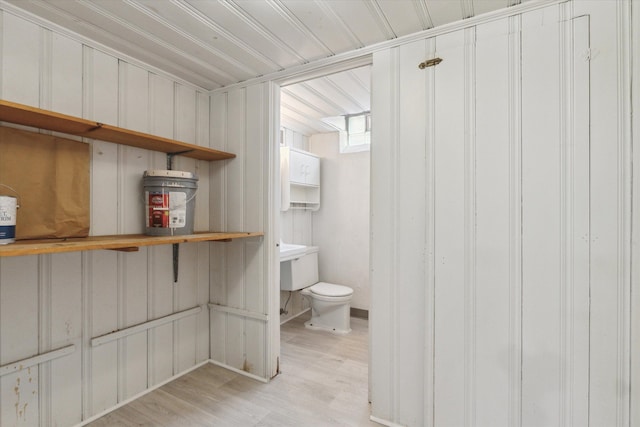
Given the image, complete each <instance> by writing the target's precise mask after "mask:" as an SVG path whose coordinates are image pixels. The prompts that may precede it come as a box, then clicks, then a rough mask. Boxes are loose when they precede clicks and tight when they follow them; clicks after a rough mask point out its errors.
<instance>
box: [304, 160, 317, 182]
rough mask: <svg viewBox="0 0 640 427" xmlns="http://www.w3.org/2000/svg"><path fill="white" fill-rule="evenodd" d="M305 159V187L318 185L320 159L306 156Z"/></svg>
mask: <svg viewBox="0 0 640 427" xmlns="http://www.w3.org/2000/svg"><path fill="white" fill-rule="evenodd" d="M305 157H306V159H305V160H306V183H307V185H320V159H319V158H317V157H314V156H308V155H305Z"/></svg>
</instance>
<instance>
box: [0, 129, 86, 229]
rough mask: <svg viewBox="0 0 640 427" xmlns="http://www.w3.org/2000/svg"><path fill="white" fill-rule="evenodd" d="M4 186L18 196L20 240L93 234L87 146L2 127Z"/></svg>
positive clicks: (0, 150) (0, 146)
mask: <svg viewBox="0 0 640 427" xmlns="http://www.w3.org/2000/svg"><path fill="white" fill-rule="evenodd" d="M0 183H2V184H5V185H8V186H10V187H12V188H14V189H15V190H16V192H17V193H18V195H19V198H18V204H19V205H20V207H19V209H18V215H17V221H16V239H19V240H20V239H39V238H60V237H86V236H87V235H88V234H89V221H90V217H89V203H90V202H89V191H90V189H89V145H88V144H85V143H83V142H79V141H72V140H70V139H64V138H59V137H54V136H50V135H43V134H39V133H34V132H28V131H22V130H17V129H13V128H8V127H4V126H0ZM3 188H4V187H0V192H1V193H5V194H6V195H11V196H14V194H11V193H10V192H8V191H4V190H6V189H4V190H3Z"/></svg>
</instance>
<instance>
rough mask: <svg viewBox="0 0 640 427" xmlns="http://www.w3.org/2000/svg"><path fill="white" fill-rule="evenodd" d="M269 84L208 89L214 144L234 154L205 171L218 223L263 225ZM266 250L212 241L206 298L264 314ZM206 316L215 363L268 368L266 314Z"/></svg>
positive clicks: (261, 371)
mask: <svg viewBox="0 0 640 427" xmlns="http://www.w3.org/2000/svg"><path fill="white" fill-rule="evenodd" d="M268 89H269V85H266V84H265V85H256V86H252V87H247V88H239V89H234V90H233V91H231V92H229V93H224V94H214V95H213V98H212V110H213V115H212V123H211V133H212V138H213V141H214V142H213V144H214V145H216V146H225V147H226V149H227V150H229V151H232V152H234V153H236V155H237V158H236V159H234V160H233V161H232V162H229V163H226V164H225V166H224V168H223V169H219V170H218V171H213V172H212V176H213V179H212V181H211V182H212V185H211V195H212V199H213V198H215V197H221V196H222V195H224V197H223V199H224V202H223V205H222V207H221V209H220V208H215V214H214V215H213V216H212V222H213V223H220V224H222V225H223V227H224V228H225V229H229V230H230V229H234V230H245V229H249V228H252V227H258V228H261V229H263V228H264V224H265V210H264V209H265V206H266V203H267V199H266V194H265V189H266V188H267V182H268V179H267V177H266V176H265V175H268V174H267V169H266V160H267V159H266V157H265V150H266V149H267V147H266V143H267V141H271V137H270V136H269V135H270V134H269V129H271V121H270V120H268V119H267V117H270V116H268V115H266V114H265V111H268V110H267V109H266V105H267V103H268V102H269V101H270V99H271V96H272V95H271V92H270V91H269V90H268ZM217 109H220V110H219V111H218V110H217ZM274 173H275V171H274ZM216 215H218V216H217V217H216ZM265 256H266V255H265V249H264V244H263V242H262V241H260V240H257V241H251V242H241V241H233V242H229V243H225V244H212V249H211V257H212V258H211V263H212V264H211V276H210V283H211V285H210V298H211V302H213V303H215V304H218V305H222V306H227V307H231V308H236V309H241V310H247V311H249V312H252V313H262V314H265V312H266V310H267V308H266V300H267V298H268V295H269V291H267V289H266V288H265V287H266V286H267V283H269V282H267V281H265V277H267V275H268V274H269V273H268V272H270V271H271V268H274V267H275V265H274V266H273V267H271V268H268V267H267V266H266V265H265V263H264V260H265ZM214 257H215V258H217V259H215V260H214V259H213V258H214ZM269 285H270V286H272V285H274V284H273V283H270V284H269ZM210 319H211V327H210V328H211V343H210V346H211V358H212V359H213V360H214V361H215V362H216V363H220V364H223V365H227V366H229V367H232V368H234V369H238V370H244V371H247V372H249V373H251V374H254V375H256V376H257V377H260V378H268V377H269V376H271V371H270V369H271V368H270V367H269V366H267V364H266V362H267V355H268V349H269V345H270V344H269V343H268V342H267V339H268V338H267V327H266V325H267V324H266V323H265V322H262V321H257V320H253V319H251V318H246V317H244V316H242V315H239V314H231V313H224V312H221V311H218V310H213V311H212V312H211V313H210ZM274 370H275V364H274Z"/></svg>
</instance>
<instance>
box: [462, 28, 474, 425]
mask: <svg viewBox="0 0 640 427" xmlns="http://www.w3.org/2000/svg"><path fill="white" fill-rule="evenodd" d="M464 32H465V34H464V35H465V44H464V62H465V64H464V86H465V87H464V97H465V99H464V116H465V117H464V118H463V120H464V127H465V133H464V135H465V141H464V145H465V149H464V163H465V168H464V169H465V179H464V187H465V190H464V193H465V194H464V198H465V201H464V205H465V206H464V211H465V214H464V228H465V232H464V235H465V239H464V240H465V242H464V246H465V248H464V258H465V259H464V265H465V268H464V269H465V273H464V316H465V319H464V324H465V326H464V329H465V331H464V334H465V337H464V343H465V354H464V360H465V366H464V370H465V376H464V377H465V387H464V390H465V392H464V401H465V425H466V426H469V427H470V426H475V425H476V409H475V407H476V330H475V324H476V289H475V288H476V214H477V212H476V147H475V144H476V123H475V108H476V88H475V79H476V63H475V58H476V52H475V43H476V28H475V27H471V28H467V29H466V30H464Z"/></svg>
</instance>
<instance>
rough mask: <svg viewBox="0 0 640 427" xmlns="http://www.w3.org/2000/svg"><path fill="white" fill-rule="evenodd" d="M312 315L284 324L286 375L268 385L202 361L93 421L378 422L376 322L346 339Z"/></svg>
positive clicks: (356, 325) (357, 326)
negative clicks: (313, 326)
mask: <svg viewBox="0 0 640 427" xmlns="http://www.w3.org/2000/svg"><path fill="white" fill-rule="evenodd" d="M308 318H309V314H308V313H305V314H303V315H302V316H300V317H298V318H296V319H293V320H291V321H289V322H287V323H285V324H284V325H282V327H281V358H280V370H281V373H280V375H278V376H277V377H276V378H274V379H273V380H272V381H271V382H270V383H269V384H263V383H260V382H258V381H255V380H252V379H249V378H247V377H244V376H242V375H240V374H236V373H234V372H230V371H228V370H226V369H224V368H220V367H218V366H215V365H213V364H207V365H205V366H202V367H200V368H198V369H196V370H194V371H192V372H190V373H188V374H186V375H184V376H182V377H180V378H178V379H176V380H174V381H172V382H170V383H168V384H166V385H164V386H162V387H161V388H159V389H157V390H154V391H152V392H151V393H149V394H146V395H145V396H143V397H141V398H139V399H137V400H135V401H134V402H131V403H129V404H128V405H126V406H123V407H122V408H119V409H117V410H116V411H114V412H111V413H110V414H108V415H105V416H104V417H102V418H100V419H99V420H97V421H94V422H93V423H91V424H89V425H90V426H92V427H103V426H109V427H115V426H122V427H125V426H126V427H130V426H165V427H185V426H216V427H217V426H230V427H238V426H261V427H267V426H273V427H284V426H296V427H300V426H318V427H322V426H357V427H360V426H376V425H378V424H376V423H373V422H371V421H369V404H368V396H367V383H368V379H367V376H368V369H367V359H368V350H367V343H368V331H367V329H368V326H367V321H366V320H363V319H357V318H352V319H351V328H352V329H353V331H352V332H351V333H350V334H348V335H344V336H338V335H332V334H329V333H325V332H320V331H311V330H308V329H305V327H304V322H305V320H307V319H308Z"/></svg>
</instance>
